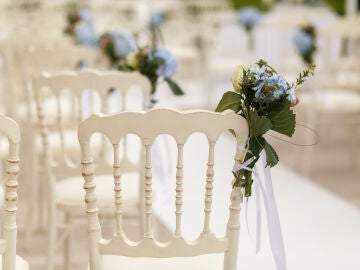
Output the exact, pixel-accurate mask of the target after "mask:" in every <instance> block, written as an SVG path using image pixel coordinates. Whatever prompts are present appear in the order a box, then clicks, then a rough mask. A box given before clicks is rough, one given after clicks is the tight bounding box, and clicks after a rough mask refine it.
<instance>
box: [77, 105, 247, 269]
mask: <svg viewBox="0 0 360 270" xmlns="http://www.w3.org/2000/svg"><path fill="white" fill-rule="evenodd" d="M229 129H230V130H233V132H234V134H235V139H236V146H234V148H235V147H236V149H237V151H236V155H235V160H237V161H242V160H241V159H242V157H243V155H244V153H245V150H241V149H243V147H244V145H245V144H246V141H247V138H248V126H247V122H246V120H245V119H244V118H243V117H241V116H239V115H236V114H235V113H234V112H232V111H226V112H223V113H215V112H209V111H201V110H194V111H188V112H178V111H174V110H171V109H165V108H163V109H153V110H150V111H149V112H146V113H145V112H122V113H118V114H114V115H107V116H105V115H99V114H97V115H93V116H91V117H90V118H88V119H87V120H85V121H83V122H82V123H81V124H80V126H79V131H78V137H79V142H80V144H81V148H82V164H83V176H84V180H85V185H84V189H85V191H86V197H85V198H86V199H85V200H86V202H87V214H88V231H89V232H90V233H89V243H90V258H91V261H90V267H91V269H101V260H100V254H111V255H120V256H128V257H156V258H167V257H192V256H198V255H203V254H209V253H224V256H225V257H224V258H225V259H224V269H226V270H235V269H236V268H235V267H236V257H237V246H238V237H239V228H240V225H239V213H240V208H241V201H242V192H241V188H238V187H234V188H233V189H232V192H231V196H230V199H231V204H230V206H229V211H230V216H229V219H228V224H227V230H226V235H225V236H224V237H217V236H215V235H214V234H213V233H212V231H211V228H210V217H211V211H212V200H213V181H214V160H215V144H216V141H217V140H218V138H219V136H220V135H221V133H223V132H225V131H227V130H229ZM98 132H100V133H101V134H103V135H104V136H106V137H107V138H108V139H109V141H110V142H111V143H112V144H113V146H114V183H115V203H116V207H117V208H116V213H117V218H118V219H117V231H116V233H115V235H114V236H113V237H112V238H111V239H107V240H106V239H102V234H101V227H100V225H99V219H98V208H97V206H96V195H95V193H96V190H95V185H94V174H93V170H92V164H91V160H92V155H91V152H90V147H89V145H90V140H91V135H92V134H94V133H98ZM197 132H201V133H204V134H205V135H206V136H207V140H208V144H209V152H208V159H207V169H206V184H205V192H204V194H205V208H204V212H205V213H204V226H203V230H202V233H201V234H200V235H199V237H198V239H196V240H194V241H188V240H186V239H184V238H183V235H182V212H183V166H184V165H183V164H184V163H183V157H184V156H183V150H184V145H185V144H186V141H187V138H188V137H189V136H190V135H191V134H193V133H197ZM126 134H135V135H137V136H139V137H140V139H141V141H142V143H143V149H144V151H145V161H144V162H145V164H144V167H145V168H144V178H145V181H144V184H145V185H144V187H143V188H144V195H143V196H144V200H143V201H144V207H145V211H144V213H143V215H144V219H145V232H144V235H143V238H142V239H141V240H140V241H138V242H132V241H131V240H129V239H128V238H127V237H126V235H125V233H124V232H123V230H122V216H121V215H122V210H121V204H122V203H121V199H122V197H121V191H122V190H121V181H120V179H121V176H120V171H119V170H120V165H119V163H118V162H119V160H118V144H119V142H120V140H121V139H122V138H124V137H125V136H126ZM161 134H168V135H170V136H172V137H173V138H174V139H175V141H176V145H177V164H176V179H175V181H176V182H175V186H176V188H175V198H174V201H175V220H176V222H175V228H174V233H173V236H172V238H171V240H170V241H169V242H166V243H164V242H159V241H158V240H156V239H155V238H154V237H153V230H152V227H151V224H152V214H153V213H152V212H153V209H152V207H153V198H152V192H153V187H152V162H151V158H152V157H151V148H152V144H153V142H154V140H155V139H156V137H157V136H158V135H161ZM169 180H170V179H169ZM173 218H174V217H173ZM97 267H99V268H97Z"/></svg>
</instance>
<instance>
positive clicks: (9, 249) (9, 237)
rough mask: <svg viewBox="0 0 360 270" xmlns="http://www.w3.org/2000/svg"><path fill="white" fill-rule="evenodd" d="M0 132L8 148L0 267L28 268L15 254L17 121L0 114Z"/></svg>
mask: <svg viewBox="0 0 360 270" xmlns="http://www.w3.org/2000/svg"><path fill="white" fill-rule="evenodd" d="M0 132H1V133H3V134H5V135H6V136H7V138H8V143H9V148H8V154H7V155H6V156H7V164H6V167H5V181H4V186H5V193H4V198H1V199H5V200H4V201H5V205H4V214H3V215H2V222H1V223H2V238H1V239H0V253H1V262H2V264H1V269H3V270H15V269H22V270H27V269H29V265H28V263H27V262H26V261H25V260H24V259H23V258H21V257H20V256H18V255H16V243H17V224H16V212H17V200H18V195H17V191H16V189H17V186H18V181H17V179H18V176H19V171H20V170H19V150H20V149H19V147H20V128H19V126H18V125H17V123H16V122H15V121H14V120H12V119H10V118H8V117H5V116H4V115H0Z"/></svg>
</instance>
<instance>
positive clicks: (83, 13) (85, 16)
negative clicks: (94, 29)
mask: <svg viewBox="0 0 360 270" xmlns="http://www.w3.org/2000/svg"><path fill="white" fill-rule="evenodd" d="M79 17H80V19H81V20H82V21H85V22H88V23H90V22H92V16H91V12H90V10H88V9H87V8H81V9H80V10H79Z"/></svg>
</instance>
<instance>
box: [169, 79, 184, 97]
mask: <svg viewBox="0 0 360 270" xmlns="http://www.w3.org/2000/svg"><path fill="white" fill-rule="evenodd" d="M165 81H166V82H167V84H168V85H169V87H170V89H171V91H172V92H173V94H174V95H175V96H182V95H184V94H185V93H184V92H183V91H182V90H181V88H180V86H179V85H178V84H177V83H176V82H174V81H173V80H171V79H170V78H165Z"/></svg>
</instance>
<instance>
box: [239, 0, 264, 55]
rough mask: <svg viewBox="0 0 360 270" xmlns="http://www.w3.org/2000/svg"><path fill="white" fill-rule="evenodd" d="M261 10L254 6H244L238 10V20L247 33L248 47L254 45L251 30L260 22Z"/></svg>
mask: <svg viewBox="0 0 360 270" xmlns="http://www.w3.org/2000/svg"><path fill="white" fill-rule="evenodd" d="M260 20H261V12H260V11H259V9H257V8H256V7H244V8H241V9H239V11H238V22H239V23H240V24H241V25H242V26H243V27H244V29H245V30H246V32H247V34H248V44H249V48H250V49H252V48H253V47H254V44H253V43H254V41H253V36H252V31H253V29H254V27H255V26H256V25H258V24H259V23H260Z"/></svg>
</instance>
